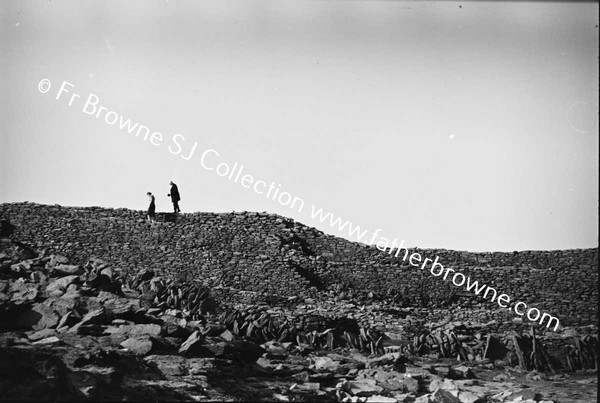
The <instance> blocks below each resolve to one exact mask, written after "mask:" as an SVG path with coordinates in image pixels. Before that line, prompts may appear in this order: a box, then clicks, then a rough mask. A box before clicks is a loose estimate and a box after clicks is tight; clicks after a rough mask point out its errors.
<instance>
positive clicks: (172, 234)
mask: <svg viewBox="0 0 600 403" xmlns="http://www.w3.org/2000/svg"><path fill="white" fill-rule="evenodd" d="M0 217H2V218H3V219H5V220H8V221H9V222H10V223H11V224H12V225H14V226H15V228H14V236H15V237H16V238H17V239H19V240H21V241H22V242H26V243H28V244H29V245H31V246H32V247H35V248H37V249H40V250H42V249H45V250H47V253H59V254H63V255H65V256H66V257H68V258H69V259H71V261H73V262H75V263H77V264H84V263H85V262H86V261H87V259H89V257H90V256H94V257H98V258H101V259H103V260H105V261H107V262H109V263H110V264H111V265H113V266H115V267H117V268H119V270H122V271H124V272H127V273H138V272H140V271H141V270H143V269H149V270H153V271H154V272H156V273H160V274H166V275H168V276H170V277H172V278H177V279H181V280H185V281H193V282H196V283H199V284H203V285H205V286H207V287H210V288H211V289H213V295H214V296H215V298H217V299H219V300H221V301H223V302H225V303H236V302H239V303H275V304H278V305H283V304H288V305H292V306H298V305H302V304H305V300H306V299H308V301H311V300H323V299H325V298H338V299H348V300H351V301H352V302H355V303H363V302H381V303H384V302H393V303H394V304H395V305H398V306H401V307H413V308H423V309H425V310H424V311H423V312H422V315H421V316H423V315H425V316H423V317H422V318H421V319H423V320H424V321H429V322H431V321H439V320H443V319H446V320H449V321H452V320H462V321H466V320H471V321H477V322H480V323H488V322H490V321H495V322H494V323H493V324H492V326H493V327H495V328H494V329H492V330H494V331H498V332H501V331H506V330H511V329H513V328H518V327H519V326H520V325H521V324H523V326H529V325H530V324H531V322H529V321H527V320H526V319H525V320H522V318H518V317H517V315H515V314H514V313H512V312H511V311H510V310H508V309H502V308H500V307H499V306H498V305H497V304H495V303H491V302H490V301H486V300H484V299H483V298H481V296H475V295H474V294H473V293H472V292H466V291H465V289H464V287H462V288H459V287H455V286H453V285H452V284H451V283H450V282H448V281H441V279H440V278H437V277H434V276H432V275H431V274H430V273H429V272H428V271H426V270H425V271H423V270H421V269H420V268H418V267H413V266H411V265H410V264H409V263H408V261H404V262H403V261H402V260H401V259H400V258H395V257H393V256H390V255H389V254H387V253H385V252H382V251H379V250H377V249H376V248H375V247H372V246H365V245H362V244H359V243H354V242H350V241H347V240H345V239H342V238H338V237H334V236H330V235H326V234H324V233H323V232H321V231H318V230H316V229H314V228H311V227H307V226H305V225H302V224H300V223H298V222H294V221H293V220H291V219H288V218H285V217H280V216H277V215H272V214H267V213H253V212H233V213H219V214H216V213H194V214H181V215H178V216H174V215H171V214H159V217H158V221H159V222H157V223H153V224H151V223H148V222H147V221H146V220H145V216H144V212H143V211H134V210H127V209H108V208H100V207H89V208H75V207H63V206H58V205H54V206H49V205H39V204H33V203H12V204H2V205H0ZM411 252H412V251H411ZM418 252H419V253H420V254H421V255H422V256H423V257H429V258H431V259H434V258H435V257H436V256H439V261H440V262H441V263H442V264H443V265H444V266H445V267H452V268H454V269H455V270H457V271H461V272H462V273H464V274H465V275H469V276H470V277H471V278H473V279H474V280H478V281H479V282H480V283H486V284H489V285H490V286H493V287H494V288H495V289H497V290H498V292H499V293H500V292H502V293H506V294H508V295H510V296H511V297H512V298H513V299H514V300H515V301H516V300H520V301H524V302H525V303H527V304H528V305H529V306H533V307H536V308H538V309H539V310H540V311H542V312H548V313H549V314H551V315H553V316H556V317H558V318H559V319H560V323H561V325H562V326H563V327H567V326H587V325H593V324H594V325H597V313H598V311H597V305H598V304H597V302H598V286H597V284H598V249H597V248H596V249H578V250H562V251H520V252H512V253H504V252H496V253H471V252H460V251H451V250H435V249H429V250H419V251H418ZM369 320H370V321H371V322H372V323H371V324H372V325H379V326H384V327H386V328H388V329H396V330H399V329H401V328H406V323H401V322H400V321H398V320H397V319H395V318H394V317H393V316H386V315H379V317H370V318H369Z"/></svg>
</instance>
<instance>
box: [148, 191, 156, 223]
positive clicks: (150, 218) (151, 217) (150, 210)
mask: <svg viewBox="0 0 600 403" xmlns="http://www.w3.org/2000/svg"><path fill="white" fill-rule="evenodd" d="M146 194H147V195H148V199H150V205H149V206H148V221H154V216H155V212H156V205H155V204H154V195H153V194H152V193H150V192H148V193H146Z"/></svg>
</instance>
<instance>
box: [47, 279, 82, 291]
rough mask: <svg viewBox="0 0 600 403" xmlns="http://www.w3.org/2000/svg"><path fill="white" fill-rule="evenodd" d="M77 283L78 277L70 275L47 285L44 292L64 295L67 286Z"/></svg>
mask: <svg viewBox="0 0 600 403" xmlns="http://www.w3.org/2000/svg"><path fill="white" fill-rule="evenodd" d="M77 281H79V276H75V275H71V276H65V277H61V278H59V279H56V280H54V281H53V282H51V283H50V284H48V286H47V287H46V292H47V293H48V294H52V293H53V292H61V293H64V292H65V291H66V290H67V287H69V285H71V284H73V283H75V282H77Z"/></svg>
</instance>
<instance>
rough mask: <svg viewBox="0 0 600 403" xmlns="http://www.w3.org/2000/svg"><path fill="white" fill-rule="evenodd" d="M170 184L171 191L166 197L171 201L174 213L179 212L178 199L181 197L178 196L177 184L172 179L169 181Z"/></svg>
mask: <svg viewBox="0 0 600 403" xmlns="http://www.w3.org/2000/svg"><path fill="white" fill-rule="evenodd" d="M170 185H171V191H170V192H169V194H168V195H167V197H170V198H171V202H173V210H174V211H175V213H179V212H180V211H181V210H180V209H179V200H181V197H180V196H179V189H177V185H176V184H175V183H173V181H171V182H170Z"/></svg>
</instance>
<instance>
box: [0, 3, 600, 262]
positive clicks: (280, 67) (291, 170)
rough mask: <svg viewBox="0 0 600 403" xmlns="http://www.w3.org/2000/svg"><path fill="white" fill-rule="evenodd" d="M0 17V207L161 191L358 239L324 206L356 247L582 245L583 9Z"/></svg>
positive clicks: (587, 189)
mask: <svg viewBox="0 0 600 403" xmlns="http://www.w3.org/2000/svg"><path fill="white" fill-rule="evenodd" d="M0 24H1V28H0V136H1V137H0V139H1V140H0V202H17V201H26V200H27V201H31V202H37V203H47V204H55V203H56V204H61V205H66V206H105V207H127V208H133V209H139V210H142V209H145V208H146V207H147V197H146V192H147V191H151V192H153V193H155V194H156V198H157V210H158V211H159V212H160V211H171V210H172V206H171V204H170V200H169V198H167V193H168V191H169V185H168V183H169V181H170V180H173V181H175V182H176V183H177V184H178V185H179V188H180V192H181V195H182V201H181V203H180V205H181V208H182V211H183V212H195V211H215V212H227V211H267V212H272V213H277V214H280V215H283V216H288V217H292V218H294V219H295V220H297V221H300V222H302V223H304V224H307V225H310V226H315V227H317V228H319V229H320V230H323V231H325V232H327V233H330V234H335V235H340V236H344V237H346V238H348V239H351V240H356V239H355V238H353V237H352V236H350V235H349V233H348V231H347V229H348V227H346V228H345V229H344V230H341V231H340V230H337V229H334V228H332V227H331V226H330V225H328V224H327V223H322V222H319V221H318V220H317V219H316V218H312V217H311V208H321V209H323V210H324V211H327V212H330V213H332V214H334V215H335V216H336V217H338V216H339V217H343V219H344V220H348V221H350V222H351V223H352V225H354V226H356V225H359V226H360V227H361V229H368V230H369V234H368V235H369V236H368V237H365V238H364V239H362V241H363V242H368V241H369V240H370V239H371V234H373V233H374V232H375V230H376V229H377V228H380V229H381V231H380V232H379V234H380V235H381V236H385V237H387V238H390V239H392V238H398V239H404V240H405V245H407V246H418V247H421V248H425V247H436V248H447V249H459V250H471V251H513V250H536V249H567V248H584V247H597V246H598V179H599V178H598V159H599V156H598V101H597V100H598V6H597V4H595V3H570V2H569V3H560V2H549V3H545V2H532V3H518V2H508V3H503V2H491V1H486V2H451V1H443V2H411V1H325V0H324V1H282V0H277V1H274V0H273V1H262V0H261V1H248V0H244V1H223V0H220V1H211V2H192V1H179V0H168V1H165V0H162V1H129V2H123V1H88V2H80V1H75V0H73V1H57V0H52V1H2V2H0ZM42 79H47V80H49V81H48V82H44V83H43V84H42V85H41V87H42V89H41V90H40V88H39V87H40V82H41V80H42ZM65 81H66V82H67V83H69V84H65V85H63V82H65ZM48 83H49V84H50V86H49V87H48V86H47V85H46V84H48ZM61 85H63V89H64V90H65V91H63V92H60V88H61ZM46 90H47V92H45V93H43V91H46ZM67 91H68V92H67ZM59 93H60V95H59ZM73 94H75V96H74V95H73ZM90 94H93V95H90ZM57 96H58V99H57ZM94 96H95V98H94ZM90 97H91V98H90ZM88 99H91V102H90V103H89V104H88V105H87V110H86V108H85V107H86V103H87V101H88ZM92 101H93V102H92ZM69 103H71V105H69ZM100 106H103V107H105V108H106V109H105V110H100ZM98 111H99V114H98V115H96V112H98ZM108 111H111V112H112V113H111V114H108ZM117 118H118V119H121V120H120V121H126V120H127V119H129V120H130V121H131V123H132V124H133V123H137V124H138V125H143V126H146V127H148V128H149V131H150V132H151V133H154V132H158V133H160V137H161V140H159V135H155V137H154V143H155V144H157V145H153V144H151V142H150V139H149V138H148V139H146V140H144V138H143V132H142V134H141V135H140V136H138V137H136V136H135V133H127V131H126V129H123V130H122V129H119V123H114V119H117ZM113 123H114V124H113ZM138 127H139V126H138ZM177 134H180V135H181V136H183V137H181V136H180V137H178V138H177V139H174V137H175V136H176V135H177ZM174 141H178V142H179V144H180V146H181V150H180V152H179V154H178V155H175V154H176V153H174V152H173V151H179V150H178V149H177V147H176V145H175V143H174ZM194 144H197V145H196V149H195V150H194V153H192V155H191V157H190V158H189V160H186V159H184V158H182V157H187V156H188V154H190V153H191V151H192V149H193V146H194ZM207 150H214V151H216V152H218V153H219V156H218V157H217V156H216V153H212V152H211V154H209V156H210V158H208V157H207V158H206V159H205V160H204V163H205V164H204V165H205V166H206V167H209V168H214V167H215V166H216V165H217V164H219V163H226V164H228V166H230V167H231V166H233V165H234V164H235V163H236V162H237V163H238V166H239V165H244V174H250V175H252V177H253V180H254V182H256V181H259V180H260V181H263V182H264V183H265V184H270V183H272V182H273V183H274V184H275V185H276V186H277V188H278V189H279V191H281V192H282V191H286V192H288V193H289V195H291V196H293V197H296V198H299V199H301V200H302V201H303V202H304V208H303V209H301V210H299V209H298V208H294V209H293V208H290V206H289V205H287V206H286V205H284V204H285V203H283V204H282V203H280V202H279V201H277V200H271V199H270V198H268V197H265V195H264V194H263V195H260V194H258V193H257V192H256V191H254V189H253V188H245V187H243V186H242V185H241V184H240V183H239V182H238V183H233V182H232V181H231V180H229V179H227V178H226V177H221V176H219V175H217V174H216V173H215V170H212V171H210V170H208V169H206V168H205V166H203V164H202V160H201V155H202V154H203V153H204V152H206V151H207ZM223 169H224V168H223ZM296 207H297V205H296ZM366 238H369V239H366Z"/></svg>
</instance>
